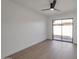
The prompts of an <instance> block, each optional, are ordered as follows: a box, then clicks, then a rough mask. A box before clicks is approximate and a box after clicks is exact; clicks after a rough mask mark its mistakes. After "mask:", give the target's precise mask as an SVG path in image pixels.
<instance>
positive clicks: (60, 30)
mask: <svg viewBox="0 0 79 59" xmlns="http://www.w3.org/2000/svg"><path fill="white" fill-rule="evenodd" d="M53 39H54V40H62V41H67V42H72V41H73V40H72V19H67V20H56V21H54V22H53Z"/></svg>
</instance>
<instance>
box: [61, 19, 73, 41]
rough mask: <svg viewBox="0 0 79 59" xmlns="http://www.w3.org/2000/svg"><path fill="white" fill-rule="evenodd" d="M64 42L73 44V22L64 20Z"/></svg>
mask: <svg viewBox="0 0 79 59" xmlns="http://www.w3.org/2000/svg"><path fill="white" fill-rule="evenodd" d="M62 23H65V24H64V25H63V26H62V40H64V41H69V42H72V20H62Z"/></svg>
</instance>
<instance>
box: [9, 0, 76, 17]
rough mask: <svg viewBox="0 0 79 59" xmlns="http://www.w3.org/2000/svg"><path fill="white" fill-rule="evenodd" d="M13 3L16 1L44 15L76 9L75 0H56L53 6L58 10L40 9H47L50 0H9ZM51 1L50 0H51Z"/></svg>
mask: <svg viewBox="0 0 79 59" xmlns="http://www.w3.org/2000/svg"><path fill="white" fill-rule="evenodd" d="M10 1H12V2H14V3H17V4H19V5H22V6H23V7H25V8H29V9H31V10H34V11H37V12H39V13H42V14H44V15H48V16H50V15H53V16H54V15H58V14H63V13H66V12H70V11H72V12H74V11H76V9H77V7H76V4H77V3H76V0H57V4H56V6H55V8H56V9H59V10H60V12H58V11H55V10H54V11H50V10H49V11H41V10H42V9H47V8H49V7H50V4H49V3H50V2H49V1H50V0H10ZM51 1H52V0H51ZM72 12H71V13H72Z"/></svg>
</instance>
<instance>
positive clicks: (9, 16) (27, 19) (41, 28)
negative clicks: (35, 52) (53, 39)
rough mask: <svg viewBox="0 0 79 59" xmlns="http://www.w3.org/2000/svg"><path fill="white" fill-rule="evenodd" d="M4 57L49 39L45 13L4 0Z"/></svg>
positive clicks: (2, 20)
mask: <svg viewBox="0 0 79 59" xmlns="http://www.w3.org/2000/svg"><path fill="white" fill-rule="evenodd" d="M1 22H2V24H1V26H2V28H1V30H2V33H1V34H2V35H1V37H2V38H1V39H2V58H4V57H6V56H9V55H11V54H13V53H16V52H18V51H20V50H22V49H25V48H27V47H29V46H31V45H34V44H36V43H38V42H41V41H43V40H45V39H47V35H46V34H47V32H46V31H47V30H46V29H47V27H46V26H47V23H46V18H45V17H44V16H43V15H40V14H38V13H37V12H36V13H35V12H33V11H32V10H30V9H26V8H22V7H21V6H19V5H16V4H14V3H12V2H10V0H2V19H1Z"/></svg>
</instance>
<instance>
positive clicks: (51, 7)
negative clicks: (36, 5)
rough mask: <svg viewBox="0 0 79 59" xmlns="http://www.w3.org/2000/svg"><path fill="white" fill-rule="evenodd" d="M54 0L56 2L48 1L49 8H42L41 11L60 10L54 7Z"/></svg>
mask: <svg viewBox="0 0 79 59" xmlns="http://www.w3.org/2000/svg"><path fill="white" fill-rule="evenodd" d="M56 2H57V0H53V2H51V3H50V8H48V9H42V11H45V10H56V11H60V10H59V9H56V8H55V5H56Z"/></svg>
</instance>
